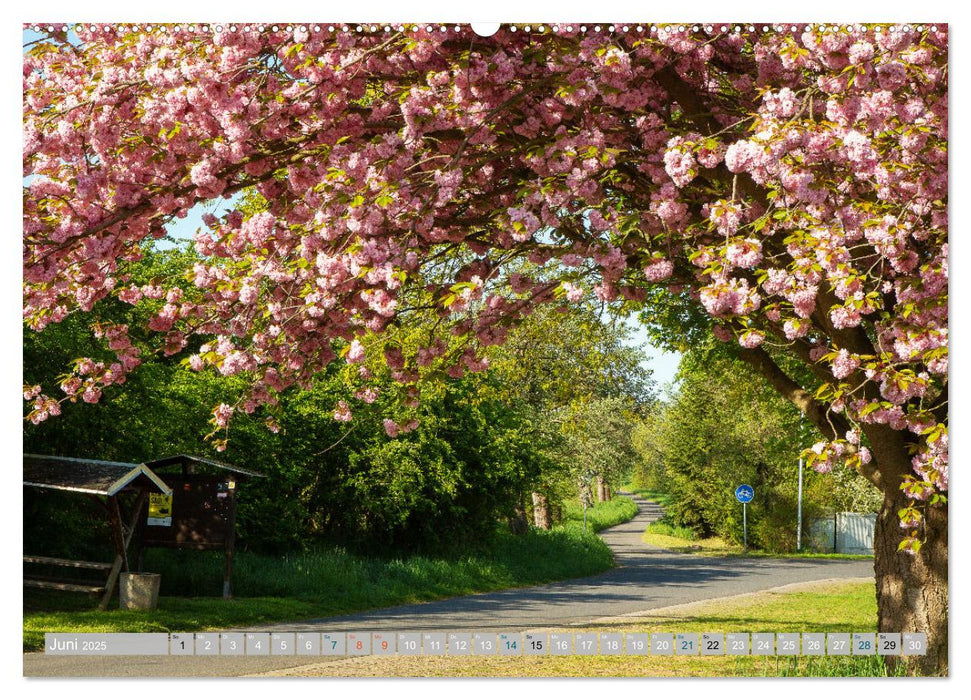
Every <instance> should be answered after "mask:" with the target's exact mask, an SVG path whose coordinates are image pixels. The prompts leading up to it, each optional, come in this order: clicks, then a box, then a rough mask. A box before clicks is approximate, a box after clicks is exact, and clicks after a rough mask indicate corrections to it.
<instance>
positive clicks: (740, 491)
mask: <svg viewBox="0 0 971 700" xmlns="http://www.w3.org/2000/svg"><path fill="white" fill-rule="evenodd" d="M753 498H755V489H753V488H752V487H751V486H749V485H748V484H742V485H741V486H739V487H738V488H737V489H735V499H736V500H737V501H738V502H739V503H741V504H742V548H743V549H744V550H745V551H746V552H747V551H748V511H747V508H746V506H747V505H748V503H749V501H751V500H752V499H753Z"/></svg>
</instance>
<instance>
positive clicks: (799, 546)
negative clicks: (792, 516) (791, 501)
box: [796, 457, 802, 552]
mask: <svg viewBox="0 0 971 700" xmlns="http://www.w3.org/2000/svg"><path fill="white" fill-rule="evenodd" d="M796 503H797V505H796V521H797V522H796V551H797V552H801V551H802V457H800V458H799V497H798V499H797V501H796Z"/></svg>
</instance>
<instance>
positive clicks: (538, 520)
mask: <svg viewBox="0 0 971 700" xmlns="http://www.w3.org/2000/svg"><path fill="white" fill-rule="evenodd" d="M551 520H552V517H551V513H550V504H549V500H547V498H546V496H545V495H544V494H542V493H538V492H536V491H533V524H534V525H536V527H538V528H539V529H540V530H549V529H550V521H551Z"/></svg>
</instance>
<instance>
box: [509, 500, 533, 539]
mask: <svg viewBox="0 0 971 700" xmlns="http://www.w3.org/2000/svg"><path fill="white" fill-rule="evenodd" d="M508 522H509V531H510V532H511V533H512V534H514V535H525V534H526V533H527V532H529V521H528V520H527V519H526V507H525V506H524V505H523V502H522V499H520V500H519V502H517V503H516V507H515V509H514V510H513V514H512V515H511V516H510V517H509V518H508Z"/></svg>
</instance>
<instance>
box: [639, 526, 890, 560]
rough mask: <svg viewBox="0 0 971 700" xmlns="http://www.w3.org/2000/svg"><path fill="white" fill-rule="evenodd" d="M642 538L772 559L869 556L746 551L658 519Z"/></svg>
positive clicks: (680, 548)
mask: <svg viewBox="0 0 971 700" xmlns="http://www.w3.org/2000/svg"><path fill="white" fill-rule="evenodd" d="M641 539H642V540H643V541H644V542H645V543H646V544H649V545H653V546H655V547H663V548H664V549H670V550H671V551H674V552H685V553H690V554H701V555H707V556H712V557H769V558H774V559H872V558H873V556H872V555H869V554H830V553H822V552H765V551H762V550H758V549H749V550H748V551H745V550H744V549H743V547H742V545H740V544H735V543H733V542H726V541H725V540H723V539H722V538H720V537H706V538H698V536H697V535H696V534H695V532H694V530H691V529H690V528H684V527H677V526H674V525H671V524H670V523H666V522H664V521H659V522H656V523H651V524H650V525H648V526H647V529H646V530H645V531H644V534H643V536H642V537H641Z"/></svg>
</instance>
